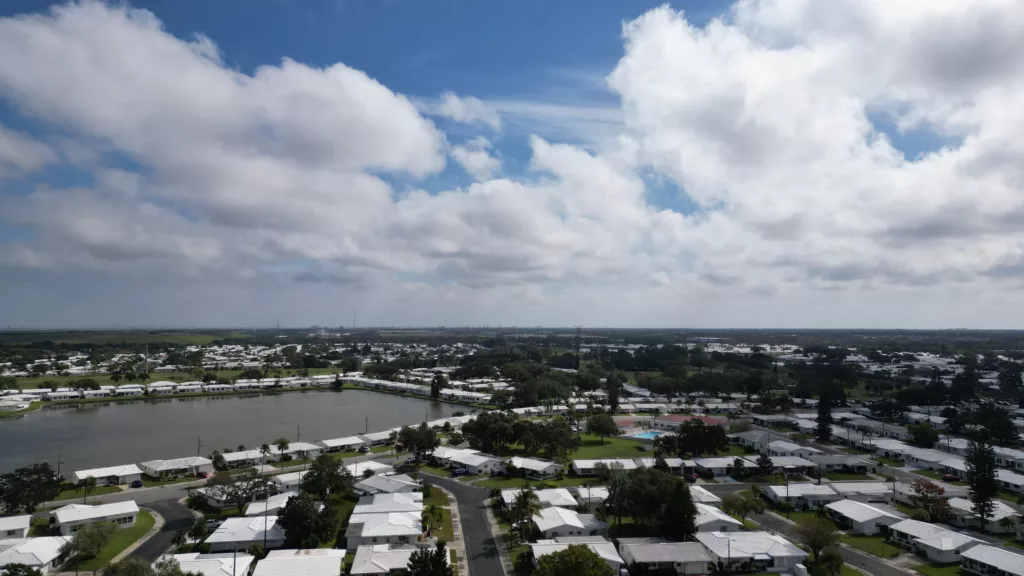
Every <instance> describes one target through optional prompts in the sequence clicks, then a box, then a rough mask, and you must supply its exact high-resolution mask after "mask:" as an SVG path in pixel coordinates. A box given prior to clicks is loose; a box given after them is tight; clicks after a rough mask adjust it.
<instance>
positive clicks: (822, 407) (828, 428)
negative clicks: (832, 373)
mask: <svg viewBox="0 0 1024 576" xmlns="http://www.w3.org/2000/svg"><path fill="white" fill-rule="evenodd" d="M830 388H831V386H830V385H825V386H823V387H822V390H821V394H819V395H818V427H817V428H815V429H814V437H815V438H816V439H817V440H818V442H828V441H829V440H830V439H831V438H832V422H833V420H832V394H831V391H830Z"/></svg>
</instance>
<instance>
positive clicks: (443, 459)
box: [430, 446, 480, 466]
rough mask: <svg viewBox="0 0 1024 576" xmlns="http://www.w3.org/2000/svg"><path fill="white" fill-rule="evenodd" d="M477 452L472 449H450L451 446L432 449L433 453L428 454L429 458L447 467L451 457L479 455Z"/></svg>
mask: <svg viewBox="0 0 1024 576" xmlns="http://www.w3.org/2000/svg"><path fill="white" fill-rule="evenodd" d="M479 453H480V451H479V450H474V449H472V448H452V447H451V446H438V447H437V448H434V451H433V452H431V453H430V457H431V458H433V459H434V460H436V461H437V463H438V464H440V465H441V466H449V465H450V464H451V457H452V456H456V455H458V454H479Z"/></svg>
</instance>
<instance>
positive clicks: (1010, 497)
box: [964, 484, 1020, 504]
mask: <svg viewBox="0 0 1024 576" xmlns="http://www.w3.org/2000/svg"><path fill="white" fill-rule="evenodd" d="M964 485H966V484H964ZM996 498H999V499H1000V500H1006V501H1007V502H1010V503H1013V504H1016V503H1017V500H1018V499H1019V498H1020V494H1014V493H1013V492H1007V491H1006V490H1000V491H999V492H997V493H996Z"/></svg>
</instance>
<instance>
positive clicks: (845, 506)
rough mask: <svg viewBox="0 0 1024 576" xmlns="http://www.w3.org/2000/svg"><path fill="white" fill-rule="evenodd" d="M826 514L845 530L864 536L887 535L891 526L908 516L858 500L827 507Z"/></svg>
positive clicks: (831, 503) (889, 508) (843, 501)
mask: <svg viewBox="0 0 1024 576" xmlns="http://www.w3.org/2000/svg"><path fill="white" fill-rule="evenodd" d="M825 510H826V514H828V517H829V518H831V519H832V521H833V522H835V523H836V525H837V526H839V527H840V528H842V529H844V530H849V531H851V532H854V533H856V534H862V535H864V536H874V535H876V534H885V533H886V532H888V530H889V526H892V525H893V524H895V523H897V522H901V521H903V520H905V519H906V518H907V515H906V514H904V513H902V512H900V511H899V510H897V509H895V508H892V507H891V506H886V505H884V504H866V503H864V502H857V501H856V500H839V501H837V502H830V503H828V504H826V505H825Z"/></svg>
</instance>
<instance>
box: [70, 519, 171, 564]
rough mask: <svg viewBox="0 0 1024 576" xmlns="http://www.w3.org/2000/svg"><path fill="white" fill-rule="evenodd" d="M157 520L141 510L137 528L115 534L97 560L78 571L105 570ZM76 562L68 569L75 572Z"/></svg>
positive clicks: (102, 549)
mask: <svg viewBox="0 0 1024 576" xmlns="http://www.w3.org/2000/svg"><path fill="white" fill-rule="evenodd" d="M155 522H156V520H155V519H154V518H153V515H152V514H150V513H149V512H147V511H146V510H139V515H138V516H137V517H136V518H135V526H132V527H131V528H124V529H122V530H118V531H117V532H114V535H113V536H111V537H110V540H107V543H106V544H104V545H103V548H101V549H100V553H99V554H97V555H96V557H95V558H91V559H89V560H86V561H84V562H82V563H81V564H79V565H78V567H77V569H78V570H98V569H100V568H103V567H104V566H106V565H107V564H109V563H110V561H111V560H113V559H114V556H117V555H118V554H120V553H121V551H122V550H124V549H125V548H127V547H129V546H131V545H132V544H134V543H135V541H136V540H138V539H139V538H142V537H143V536H145V535H146V532H149V530H150V528H152V527H153V524H154V523H155ZM74 564H75V563H74V560H72V561H71V565H70V566H67V567H66V569H68V570H74V569H75V565H74Z"/></svg>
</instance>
